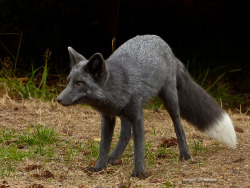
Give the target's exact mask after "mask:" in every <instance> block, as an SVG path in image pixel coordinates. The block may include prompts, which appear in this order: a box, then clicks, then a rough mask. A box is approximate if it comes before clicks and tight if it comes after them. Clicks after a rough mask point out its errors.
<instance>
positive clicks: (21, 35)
mask: <svg viewBox="0 0 250 188" xmlns="http://www.w3.org/2000/svg"><path fill="white" fill-rule="evenodd" d="M22 38H23V33H20V39H19V43H18V48H17V53H16V59H15V67H14V74H15V73H16V64H17V60H18V56H19V51H20V47H21V42H22Z"/></svg>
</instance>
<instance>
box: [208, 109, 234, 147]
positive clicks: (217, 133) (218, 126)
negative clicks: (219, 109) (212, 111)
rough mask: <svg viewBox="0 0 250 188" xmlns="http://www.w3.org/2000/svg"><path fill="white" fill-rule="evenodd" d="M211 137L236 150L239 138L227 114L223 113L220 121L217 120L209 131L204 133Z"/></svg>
mask: <svg viewBox="0 0 250 188" xmlns="http://www.w3.org/2000/svg"><path fill="white" fill-rule="evenodd" d="M204 132H205V133H206V134H208V135H209V136H210V137H212V138H215V139H216V140H218V141H220V142H223V143H225V144H226V145H228V146H229V147H231V148H233V149H235V148H236V145H237V137H236V133H235V130H234V126H233V123H232V121H231V119H230V117H229V116H228V114H227V113H223V114H222V116H221V118H220V119H219V120H216V122H215V123H213V125H211V126H210V127H209V129H207V130H205V131H204Z"/></svg>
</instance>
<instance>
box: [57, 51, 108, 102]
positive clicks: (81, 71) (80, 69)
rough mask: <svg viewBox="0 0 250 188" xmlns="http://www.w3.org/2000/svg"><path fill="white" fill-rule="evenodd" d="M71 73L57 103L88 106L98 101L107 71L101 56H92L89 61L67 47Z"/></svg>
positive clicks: (98, 54) (106, 77) (97, 54)
mask: <svg viewBox="0 0 250 188" xmlns="http://www.w3.org/2000/svg"><path fill="white" fill-rule="evenodd" d="M68 51H69V57H70V66H71V71H70V74H69V76H68V85H67V87H66V88H65V89H64V90H63V91H62V92H61V94H60V95H59V96H58V98H57V101H58V102H59V103H60V104H62V105H64V106H69V105H73V104H83V103H86V104H90V103H92V102H93V101H94V100H100V99H101V98H102V97H103V95H102V93H103V90H102V87H103V85H104V84H105V83H106V81H107V79H108V70H107V68H106V63H105V61H104V59H103V56H102V55H101V54H100V53H96V54H94V55H93V56H92V57H91V58H90V59H89V60H87V59H86V58H84V57H83V56H82V55H81V54H79V53H78V52H76V51H75V50H74V49H73V48H71V47H68Z"/></svg>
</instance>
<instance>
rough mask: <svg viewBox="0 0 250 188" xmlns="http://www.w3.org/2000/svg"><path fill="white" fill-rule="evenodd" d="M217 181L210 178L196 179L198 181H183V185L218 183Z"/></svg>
mask: <svg viewBox="0 0 250 188" xmlns="http://www.w3.org/2000/svg"><path fill="white" fill-rule="evenodd" d="M216 182H217V179H210V178H196V179H183V180H182V183H216Z"/></svg>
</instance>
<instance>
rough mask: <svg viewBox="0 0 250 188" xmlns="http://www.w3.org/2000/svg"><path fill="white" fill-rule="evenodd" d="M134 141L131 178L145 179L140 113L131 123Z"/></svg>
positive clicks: (142, 124) (142, 125)
mask: <svg viewBox="0 0 250 188" xmlns="http://www.w3.org/2000/svg"><path fill="white" fill-rule="evenodd" d="M131 125H132V130H133V140H134V170H133V173H132V176H134V177H135V176H136V177H139V178H145V148H144V147H145V146H144V123H143V115H142V112H140V113H139V114H138V115H137V116H136V118H135V119H133V120H132V122H131Z"/></svg>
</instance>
